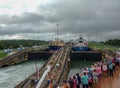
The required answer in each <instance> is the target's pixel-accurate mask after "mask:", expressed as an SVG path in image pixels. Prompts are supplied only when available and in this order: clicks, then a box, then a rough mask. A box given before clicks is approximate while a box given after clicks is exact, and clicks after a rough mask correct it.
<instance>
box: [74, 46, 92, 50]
mask: <svg viewBox="0 0 120 88" xmlns="http://www.w3.org/2000/svg"><path fill="white" fill-rule="evenodd" d="M72 50H73V51H89V50H90V49H89V47H73V48H72Z"/></svg>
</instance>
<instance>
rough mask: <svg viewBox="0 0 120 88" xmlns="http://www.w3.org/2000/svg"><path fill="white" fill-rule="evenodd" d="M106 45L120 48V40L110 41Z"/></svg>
mask: <svg viewBox="0 0 120 88" xmlns="http://www.w3.org/2000/svg"><path fill="white" fill-rule="evenodd" d="M104 44H106V45H111V46H118V47H120V39H109V40H107V41H105V42H104Z"/></svg>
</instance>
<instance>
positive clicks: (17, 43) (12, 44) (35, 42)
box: [0, 40, 48, 50]
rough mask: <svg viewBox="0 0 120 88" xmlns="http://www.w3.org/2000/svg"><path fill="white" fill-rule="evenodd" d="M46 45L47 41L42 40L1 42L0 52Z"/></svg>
mask: <svg viewBox="0 0 120 88" xmlns="http://www.w3.org/2000/svg"><path fill="white" fill-rule="evenodd" d="M47 43H48V42H47V41H42V40H1V41H0V50H1V49H10V48H18V47H32V46H33V45H44V44H47Z"/></svg>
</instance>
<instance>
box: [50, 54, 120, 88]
mask: <svg viewBox="0 0 120 88" xmlns="http://www.w3.org/2000/svg"><path fill="white" fill-rule="evenodd" d="M118 66H120V56H116V57H107V59H104V60H103V61H99V62H97V63H95V64H94V65H92V66H90V67H87V68H84V70H83V71H82V73H76V74H73V75H72V76H70V77H69V78H68V80H66V81H64V82H63V83H62V85H61V87H58V88H93V86H94V85H96V84H97V83H98V82H100V81H101V76H103V77H109V76H110V77H113V76H114V72H115V71H116V67H118ZM50 88H52V87H50Z"/></svg>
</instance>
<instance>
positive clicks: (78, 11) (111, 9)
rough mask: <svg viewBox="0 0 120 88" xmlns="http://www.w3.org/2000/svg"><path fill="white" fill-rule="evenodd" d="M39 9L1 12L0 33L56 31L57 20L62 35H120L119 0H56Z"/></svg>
mask: <svg viewBox="0 0 120 88" xmlns="http://www.w3.org/2000/svg"><path fill="white" fill-rule="evenodd" d="M38 11H39V12H38V13H39V14H38V13H24V14H22V15H19V16H11V17H10V16H0V23H1V24H6V26H5V27H1V28H0V33H1V34H2V33H3V32H4V33H13V34H14V33H24V32H25V33H27V32H28V33H32V32H33V33H35V32H36V33H38V32H41V33H56V24H57V23H59V32H60V34H62V36H63V35H65V34H66V33H69V34H73V35H74V34H80V33H81V32H82V33H85V34H86V35H87V36H88V38H89V39H90V38H91V39H95V37H96V35H97V38H98V40H106V39H108V38H120V36H119V35H120V0H56V1H55V2H54V3H52V4H46V5H44V6H40V7H39V8H38ZM10 24H17V26H9V25H10ZM21 24H22V25H21ZM1 29H2V30H4V31H2V30H1ZM9 29H10V30H9ZM17 30H18V31H17ZM115 35H116V36H115Z"/></svg>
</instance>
